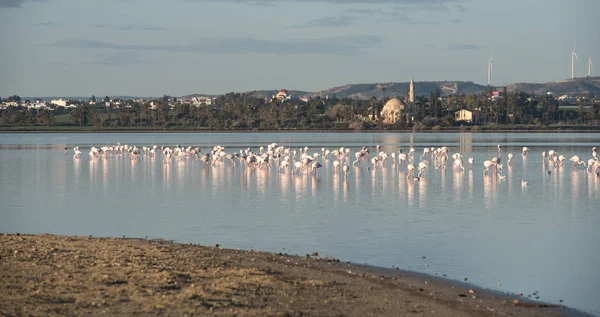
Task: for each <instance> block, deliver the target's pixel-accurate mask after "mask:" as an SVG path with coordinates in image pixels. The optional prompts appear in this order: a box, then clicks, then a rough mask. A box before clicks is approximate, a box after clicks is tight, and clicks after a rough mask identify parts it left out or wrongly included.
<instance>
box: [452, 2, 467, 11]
mask: <svg viewBox="0 0 600 317" xmlns="http://www.w3.org/2000/svg"><path fill="white" fill-rule="evenodd" d="M454 9H456V10H457V11H458V12H462V13H467V12H468V11H467V8H465V7H464V6H463V5H460V4H455V5H454Z"/></svg>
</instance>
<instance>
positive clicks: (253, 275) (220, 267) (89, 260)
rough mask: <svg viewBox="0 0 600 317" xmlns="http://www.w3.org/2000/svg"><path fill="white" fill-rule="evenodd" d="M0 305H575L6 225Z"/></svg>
mask: <svg viewBox="0 0 600 317" xmlns="http://www.w3.org/2000/svg"><path fill="white" fill-rule="evenodd" d="M515 300H517V301H516V302H515ZM0 315H2V316H49V315H69V316H96V315H104V316H124V315H125V316H156V315H160V316H163V315H164V316H199V315H210V316H576V315H582V314H581V313H579V312H577V311H574V310H571V309H568V308H566V307H563V306H560V305H548V304H543V303H536V302H532V301H528V300H527V299H525V298H520V297H516V296H508V295H505V294H500V293H497V292H491V291H486V290H483V289H480V288H475V287H473V286H470V285H468V284H463V283H458V282H452V281H447V280H444V279H442V278H439V277H434V276H427V275H422V274H417V273H411V272H407V271H401V270H395V269H383V268H376V267H369V266H362V265H355V264H350V263H345V262H340V261H339V260H337V259H332V258H320V257H319V256H318V254H313V256H309V257H307V256H304V257H299V256H290V255H286V254H273V253H265V252H257V251H239V250H228V249H221V248H220V247H218V246H198V245H191V244H176V243H171V242H168V241H160V240H143V239H121V238H92V237H76V236H53V235H18V234H3V235H1V236H0Z"/></svg>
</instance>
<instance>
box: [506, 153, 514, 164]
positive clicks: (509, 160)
mask: <svg viewBox="0 0 600 317" xmlns="http://www.w3.org/2000/svg"><path fill="white" fill-rule="evenodd" d="M513 157H514V155H513V154H512V153H508V161H507V162H506V165H512V159H513Z"/></svg>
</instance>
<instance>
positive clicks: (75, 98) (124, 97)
mask: <svg viewBox="0 0 600 317" xmlns="http://www.w3.org/2000/svg"><path fill="white" fill-rule="evenodd" d="M7 97H8V96H7ZM104 97H106V96H96V100H97V101H101V100H104ZM108 97H109V98H110V100H113V99H121V100H129V99H154V98H158V97H139V96H108ZM38 99H39V100H42V101H50V100H55V99H64V100H91V99H92V96H88V97H69V96H54V97H21V100H31V101H34V100H38Z"/></svg>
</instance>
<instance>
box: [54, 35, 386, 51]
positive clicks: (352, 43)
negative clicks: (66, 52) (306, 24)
mask: <svg viewBox="0 0 600 317" xmlns="http://www.w3.org/2000/svg"><path fill="white" fill-rule="evenodd" d="M381 44H382V40H381V39H380V38H379V37H377V36H373V35H347V36H335V37H324V38H317V39H287V40H260V39H254V38H244V37H235V38H205V39H201V40H198V41H196V42H194V43H191V44H187V45H164V44H115V43H109V42H101V41H93V40H86V39H79V40H66V41H58V42H55V43H53V44H51V46H54V47H65V48H80V49H113V50H139V51H167V52H176V53H210V54H266V55H308V54H324V55H357V54H364V53H365V52H366V51H367V50H368V49H369V48H370V47H372V46H378V45H381Z"/></svg>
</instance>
